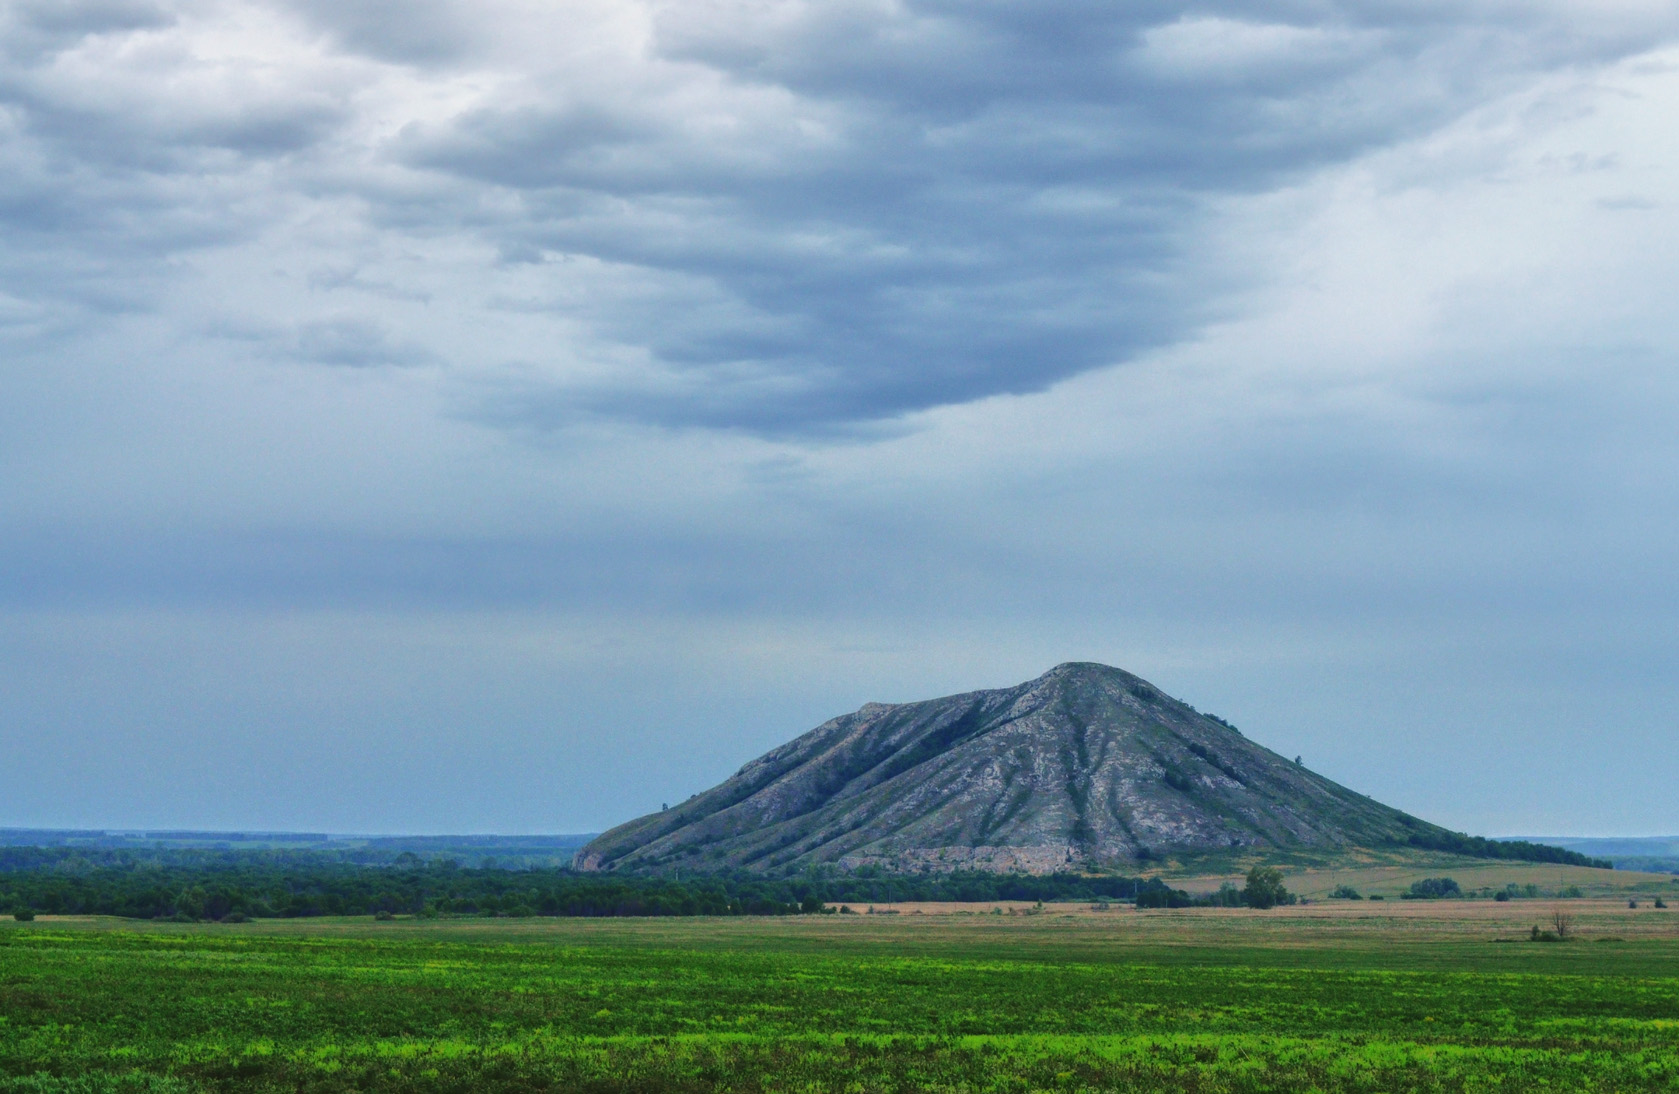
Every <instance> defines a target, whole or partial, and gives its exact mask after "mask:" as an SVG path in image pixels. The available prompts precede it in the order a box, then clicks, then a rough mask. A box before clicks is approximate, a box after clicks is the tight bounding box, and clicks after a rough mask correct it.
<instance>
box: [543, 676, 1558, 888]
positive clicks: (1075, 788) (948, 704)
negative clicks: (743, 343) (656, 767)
mask: <svg viewBox="0 0 1679 1094" xmlns="http://www.w3.org/2000/svg"><path fill="white" fill-rule="evenodd" d="M1464 841H1468V844H1469V846H1467V847H1464V846H1461V845H1462V844H1463V843H1464ZM1488 846H1491V845H1490V844H1489V841H1484V840H1478V839H1476V840H1472V839H1470V837H1465V836H1462V835H1461V834H1458V833H1453V832H1450V831H1448V830H1446V829H1444V828H1441V827H1439V826H1437V825H1432V824H1428V823H1426V822H1424V821H1421V820H1418V819H1417V818H1415V817H1412V816H1410V815H1408V814H1406V813H1403V812H1401V811H1399V810H1397V809H1393V808H1390V807H1389V806H1386V805H1383V804H1381V803H1380V802H1377V801H1374V800H1372V799H1370V798H1367V797H1365V796H1364V795H1362V794H1358V793H1356V792H1354V791H1352V790H1348V789H1347V788H1346V787H1343V786H1341V785H1339V784H1337V783H1335V782H1333V781H1331V780H1329V779H1326V778H1324V777H1323V776H1321V775H1317V774H1314V773H1313V772H1311V771H1308V770H1307V769H1305V768H1303V767H1301V766H1300V765H1298V764H1296V763H1293V762H1290V761H1289V760H1287V759H1285V758H1283V757H1281V756H1279V755H1277V754H1276V753H1274V752H1271V751H1270V750H1269V749H1266V748H1263V747H1261V746H1260V745H1257V744H1255V743H1253V742H1252V741H1249V740H1247V739H1246V738H1245V737H1243V736H1242V735H1241V734H1240V733H1239V732H1237V731H1236V730H1235V729H1234V728H1233V727H1231V726H1230V725H1228V724H1227V723H1224V722H1223V721H1221V720H1219V719H1216V718H1213V717H1210V716H1208V715H1204V714H1201V713H1199V712H1197V711H1196V710H1195V709H1194V708H1193V707H1191V706H1189V705H1188V704H1186V703H1183V702H1180V701H1179V700H1177V699H1174V698H1172V697H1171V696H1169V695H1166V694H1165V693H1164V692H1162V691H1160V689H1158V688H1156V687H1155V686H1154V685H1152V684H1150V683H1148V681H1146V680H1143V679H1141V678H1139V677H1136V676H1133V675H1131V674H1130V673H1128V672H1124V671H1122V670H1120V669H1116V668H1110V667H1108V666H1105V665H1097V664H1088V663H1069V664H1064V665H1058V666H1056V667H1055V668H1053V669H1051V670H1050V671H1049V672H1047V673H1045V674H1044V675H1043V676H1040V677H1039V678H1037V679H1036V680H1032V681H1029V682H1027V683H1024V684H1020V685H1018V686H1016V687H1012V688H1002V689H998V690H992V691H974V692H968V693H966V694H963V695H952V696H948V697H946V698H943V699H932V700H927V701H925V702H917V703H902V704H883V703H870V704H868V705H866V706H864V707H863V708H862V709H860V710H858V711H857V712H856V713H854V714H847V715H842V716H841V717H838V718H835V719H833V720H831V721H829V722H826V723H824V724H822V725H820V726H818V727H817V728H816V729H813V730H811V731H810V732H809V733H806V734H805V735H804V736H802V737H799V738H797V739H796V740H793V741H791V742H789V743H787V744H785V745H782V746H781V747H780V748H777V749H775V750H773V751H771V752H769V753H767V754H766V755H764V756H762V757H760V758H758V759H756V760H753V761H752V762H751V763H749V764H747V765H746V766H745V767H743V768H741V769H740V771H738V772H737V773H736V774H735V775H734V776H733V777H732V778H730V779H728V780H727V781H725V782H723V783H722V784H720V785H718V786H716V787H714V788H712V789H711V790H708V791H706V792H704V793H702V794H697V795H695V796H694V797H692V798H690V799H689V800H688V801H686V802H684V803H683V804H681V805H679V806H676V807H675V808H672V809H668V810H664V811H661V812H658V813H653V814H650V815H648V816H645V817H641V818H638V819H636V820H633V821H630V822H629V823H627V824H623V825H620V826H618V827H617V828H614V829H612V830H611V831H608V832H606V833H604V834H602V835H601V836H599V837H597V838H596V839H594V840H593V841H591V842H590V843H589V844H588V845H586V846H585V847H584V848H583V849H582V850H580V851H579V852H578V854H577V859H576V865H577V867H578V868H579V869H583V870H634V871H660V870H667V869H673V868H679V869H697V870H703V871H717V870H729V869H745V870H751V871H755V872H764V873H788V872H792V871H797V870H801V869H803V868H805V867H807V866H811V865H816V864H832V865H834V866H837V867H839V868H842V869H853V870H854V869H858V868H863V867H871V866H872V867H879V868H883V869H887V870H893V871H909V870H922V869H933V870H940V871H944V870H955V869H964V870H973V869H978V870H991V871H999V872H1024V873H1048V872H1052V871H1059V870H1114V869H1134V868H1136V867H1137V866H1138V865H1139V864H1145V863H1151V862H1153V863H1159V862H1163V861H1165V860H1168V859H1174V858H1178V859H1181V858H1184V857H1195V856H1206V855H1212V854H1223V855H1251V854H1255V853H1267V852H1276V851H1292V852H1301V851H1304V852H1313V853H1320V854H1322V853H1342V852H1351V851H1354V850H1357V849H1368V848H1382V847H1425V848H1432V849H1435V850H1446V851H1456V850H1463V849H1466V850H1470V851H1471V853H1477V854H1480V853H1485V854H1491V855H1497V856H1498V857H1515V858H1521V857H1530V855H1532V854H1536V853H1544V854H1548V855H1552V856H1561V857H1560V858H1556V857H1552V858H1549V859H1548V861H1574V860H1576V859H1579V860H1580V861H1582V862H1583V861H1584V859H1583V857H1582V856H1579V855H1572V854H1570V853H1567V852H1561V851H1556V850H1555V849H1553V848H1535V849H1533V850H1532V851H1524V848H1532V845H1514V844H1501V845H1497V849H1495V850H1493V851H1491V852H1488V851H1486V850H1485V848H1486V847H1488ZM1477 847H1478V848H1480V849H1479V850H1475V849H1474V848H1477Z"/></svg>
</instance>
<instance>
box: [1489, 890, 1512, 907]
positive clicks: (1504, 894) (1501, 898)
mask: <svg viewBox="0 0 1679 1094" xmlns="http://www.w3.org/2000/svg"><path fill="white" fill-rule="evenodd" d="M1492 898H1493V899H1494V900H1496V901H1498V902H1499V903H1501V904H1502V903H1504V902H1505V901H1507V900H1509V899H1510V890H1508V889H1500V890H1499V891H1498V892H1496V893H1494V894H1493V895H1492Z"/></svg>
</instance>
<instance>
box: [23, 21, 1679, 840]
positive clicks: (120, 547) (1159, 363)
mask: <svg viewBox="0 0 1679 1094" xmlns="http://www.w3.org/2000/svg"><path fill="white" fill-rule="evenodd" d="M1676 36H1679V15H1676V13H1675V11H1674V9H1673V8H1672V5H1670V4H1666V3H1648V4H1641V3H1636V2H1626V3H1613V4H1596V5H1589V6H1581V5H1577V4H1567V5H1565V4H1560V3H1558V4H1538V5H1535V4H1524V5H1516V4H1503V3H1492V2H1485V3H1482V2H1459V3H1440V4H1423V5H1415V4H1413V5H1389V4H1380V3H1310V4H1306V3H1301V4H1281V5H1279V4H1266V5H1258V4H1242V3H1228V4H1210V5H1199V6H1194V7H1189V6H1184V5H1173V4H1154V3H1145V4H1137V5H1129V6H1121V7H1118V8H1116V7H1115V6H1113V5H1095V4H1085V3H1071V2H1068V3H1060V2H1051V3H1046V4H1035V5H1027V6H1022V5H1016V4H1010V5H1005V4H1000V3H989V2H982V3H964V4H949V3H902V2H899V3H894V2H875V0H869V2H864V0H831V2H816V0H807V2H792V0H788V2H757V3H710V4H702V3H693V2H689V3H681V4H662V3H649V2H632V0H595V2H579V3H558V4H556V3H536V2H529V3H521V2H514V0H488V2H485V3H478V4H470V5H469V4H466V3H463V2H459V0H424V2H416V3H411V4H406V5H403V6H402V10H401V13H400V16H397V15H394V14H393V13H392V10H391V8H390V6H389V5H386V4H376V3H372V2H371V0H335V2H332V3H326V2H315V0H307V2H305V0H298V2H295V3H257V2H245V0H178V2H170V3H164V2H158V3H150V2H142V0H103V2H87V3H73V2H69V0H64V2H52V3H48V2H44V0H43V2H19V0H11V2H0V471H3V473H0V696H4V698H0V732H14V733H18V734H19V735H20V736H27V740H28V741H29V742H30V743H29V747H28V748H27V749H25V750H24V751H23V752H20V753H19V754H18V755H20V756H21V757H22V758H21V759H19V760H18V762H17V763H16V764H15V765H13V767H12V773H11V774H9V775H5V776H0V798H5V799H6V800H8V801H11V802H15V803H20V804H18V805H17V806H16V808H18V809H20V810H23V812H21V813H19V814H18V815H16V816H12V817H0V823H8V822H12V823H23V822H27V821H34V822H38V823H47V824H56V823H71V822H75V821H83V822H86V823H93V824H124V823H145V824H154V825H156V824H162V823H168V822H171V821H172V820H178V821H179V823H182V824H187V825H210V824H217V823H220V824H243V825H247V826H251V827H275V826H277V825H283V824H288V823H292V824H296V825H297V826H299V827H307V828H320V827H335V826H336V827H347V828H356V827H360V828H379V827H409V828H420V829H428V828H429V829H433V830H437V829H443V828H450V827H457V828H458V827H485V828H501V829H504V830H505V829H514V828H524V829H527V830H529V829H537V830H544V829H547V830H551V829H554V828H563V827H580V828H586V827H591V826H599V825H604V824H607V823H612V822H615V821H617V820H620V819H623V817H624V816H625V815H628V814H629V813H633V812H635V811H637V810H639V809H640V808H643V807H645V806H648V805H650V804H656V803H657V802H658V801H659V800H667V799H672V798H674V797H680V796H685V795H686V794H687V793H690V792H692V791H693V790H694V789H696V788H697V787H696V786H695V785H694V784H695V783H696V782H709V781H712V780H711V776H712V775H713V774H715V775H722V774H726V773H727V772H728V771H729V770H732V769H733V768H734V767H736V766H738V764H739V763H740V762H741V761H742V760H744V759H745V758H747V757H748V756H749V755H751V754H753V753H755V752H757V751H760V750H761V749H762V748H765V747H768V746H769V745H772V744H774V743H777V742H778V741H780V740H782V739H784V738H786V737H788V736H790V735H792V734H793V733H795V732H798V731H799V730H801V729H804V728H808V725H810V724H814V723H815V722H816V721H819V720H821V719H822V718H824V717H827V716H829V715H831V714H833V713H835V712H837V711H838V710H841V709H847V708H851V707H855V706H856V705H858V704H859V703H861V702H863V701H865V700H869V699H907V698H914V697H918V696H922V695H927V694H933V693H937V692H940V691H950V690H957V689H961V688H968V687H978V686H992V685H1000V684H1006V683H1011V682H1014V681H1017V680H1019V679H1024V678H1027V677H1029V676H1031V675H1034V674H1035V673H1037V672H1039V671H1042V670H1043V669H1044V668H1046V667H1048V665H1049V664H1051V663H1053V662H1054V661H1056V660H1061V659H1068V658H1093V659H1099V660H1108V661H1112V662H1115V663H1119V664H1123V665H1124V666H1125V667H1127V668H1130V669H1132V670H1133V671H1138V672H1141V673H1143V674H1144V675H1147V676H1151V677H1153V678H1155V679H1156V682H1158V683H1160V684H1161V685H1162V686H1164V687H1167V689H1168V690H1171V691H1175V692H1177V693H1180V694H1183V695H1184V696H1185V697H1186V698H1188V699H1190V700H1191V701H1193V702H1196V703H1197V705H1200V706H1203V707H1206V708H1210V709H1215V710H1219V711H1220V712H1221V713H1223V714H1225V715H1227V716H1230V717H1232V718H1234V720H1236V721H1237V722H1239V723H1241V724H1243V725H1244V727H1245V728H1248V729H1249V730H1250V732H1252V733H1253V734H1254V735H1255V736H1257V737H1258V738H1259V739H1261V740H1263V741H1265V742H1266V743H1272V744H1275V745H1276V746H1277V747H1279V748H1281V749H1284V750H1286V751H1288V752H1289V754H1290V755H1293V754H1294V753H1295V752H1305V753H1307V754H1308V757H1309V758H1310V759H1312V760H1314V761H1315V762H1320V763H1321V765H1322V768H1323V769H1324V770H1326V771H1327V772H1328V773H1330V774H1332V775H1334V776H1336V777H1340V778H1342V779H1344V780H1346V781H1348V782H1350V783H1351V784H1352V785H1355V786H1357V787H1358V788H1359V789H1362V790H1366V791H1368V792H1371V793H1374V794H1376V795H1377V796H1378V797H1384V798H1386V799H1389V800H1393V801H1394V802H1395V803H1396V804H1400V805H1404V806H1406V807H1408V808H1412V809H1415V810H1418V811H1422V812H1425V813H1428V814H1429V815H1431V816H1435V817H1438V818H1439V819H1441V820H1443V821H1446V822H1449V823H1456V824H1460V825H1463V826H1467V827H1473V828H1477V829H1479V830H1519V831H1535V830H1542V829H1545V828H1548V827H1563V828H1569V827H1571V828H1574V829H1575V830H1582V829H1586V828H1595V829H1597V830H1608V829H1612V828H1619V829H1621V830H1627V831H1648V830H1655V829H1664V830H1670V829H1674V828H1675V827H1676V826H1679V814H1674V813H1673V811H1672V809H1671V807H1670V806H1661V807H1658V806H1656V805H1652V804H1650V803H1652V802H1656V801H1658V800H1665V799H1660V798H1659V795H1660V794H1661V793H1665V791H1663V790H1662V788H1661V787H1660V785H1659V779H1660V775H1659V773H1660V772H1663V771H1665V770H1668V769H1671V767H1672V764H1673V763H1676V762H1679V754H1676V753H1675V751H1674V750H1675V748H1679V745H1676V744H1675V743H1674V742H1673V740H1672V738H1671V734H1670V733H1667V730H1666V728H1664V727H1667V726H1668V723H1667V722H1666V721H1664V720H1663V719H1664V717H1665V715H1664V714H1663V712H1664V711H1666V710H1670V709H1671V708H1672V706H1673V705H1674V704H1676V703H1679V693H1676V691H1675V684H1674V682H1673V680H1672V679H1671V673H1669V672H1667V671H1666V669H1665V668H1664V666H1665V665H1668V664H1670V663H1671V656H1672V655H1673V654H1674V653H1675V652H1676V651H1679V634H1676V633H1675V632H1674V629H1673V625H1672V620H1673V619H1674V618H1676V616H1675V608H1679V584H1676V582H1675V579H1674V577H1673V575H1674V574H1675V573H1679V567H1676V566H1675V562H1676V561H1679V559H1675V557H1674V550H1673V547H1672V544H1674V543H1676V542H1679V529H1676V528H1674V527H1673V523H1674V522H1673V517H1672V514H1673V513H1675V512H1679V507H1676V503H1679V472H1675V471H1674V469H1675V468H1679V451H1676V448H1679V446H1676V443H1675V440H1674V433H1673V430H1672V428H1671V422H1672V420H1673V414H1674V411H1675V410H1676V409H1679V384H1676V382H1675V378H1674V372H1673V367H1672V363H1673V361H1674V360H1675V359H1676V355H1679V324H1675V323H1674V321H1673V320H1672V318H1671V317H1670V315H1669V313H1670V312H1671V310H1672V308H1671V301H1670V300H1669V299H1668V297H1669V296H1670V295H1671V291H1670V287H1671V285H1672V284H1674V282H1675V278H1676V277H1679V268H1676V267H1679V261H1676V260H1675V259H1674V258H1673V256H1674V255H1676V254H1679V213H1676V211H1675V209H1674V207H1673V204H1672V199H1671V195H1672V194H1673V193H1676V192H1679V136H1676V135H1675V131H1674V129H1673V126H1672V124H1671V118H1672V117H1673V116H1675V114H1674V112H1675V111H1679V51H1676V50H1675V49H1674V45H1673V42H1674V39H1675V38H1676ZM13 727H22V729H14V728H13ZM58 740H73V741H75V742H79V743H77V744H76V745H75V747H73V748H71V747H59V746H58V745H56V744H54V743H53V742H55V741H58ZM287 741H290V742H292V743H290V744H288V743H285V742H287ZM415 741H421V742H423V747H416V746H415V745H414V742H415ZM614 741H621V742H622V743H621V744H620V745H615V744H614ZM297 742H303V743H297ZM1535 742H1538V743H1537V744H1535ZM1591 748H1598V749H1600V750H1601V753H1602V754H1603V755H1607V756H1612V757H1616V758H1617V759H1615V760H1614V762H1612V763H1605V764H1603V765H1601V766H1600V767H1599V768H1596V769H1592V768H1591V767H1590V765H1583V764H1582V763H1581V762H1580V761H1579V760H1578V757H1579V756H1580V755H1581V754H1582V752H1583V751H1586V750H1589V749H1591ZM187 754H192V755H200V756H207V757H213V758H214V760H213V762H212V760H209V759H207V760H205V761H204V762H203V764H202V765H201V768H202V769H201V770H200V769H199V768H194V771H195V772H197V773H196V774H195V775H194V776H193V780H194V783H193V785H194V788H195V789H194V796H190V797H191V800H187V798H186V797H183V796H182V795H180V794H179V793H177V792H176V791H177V790H178V786H177V785H176V784H175V783H173V782H172V781H171V778H170V774H169V773H170V771H171V764H172V763H173V762H174V761H173V760H172V759H171V757H179V756H182V755H187ZM1517 754H1519V760H1512V759H1511V758H1510V757H1511V756H1513V755H1517ZM100 756H104V757H106V758H105V759H95V757H100ZM427 756H430V757H432V759H430V760H428V759H426V757H427ZM241 757H244V758H241ZM125 764H127V765H129V766H130V768H132V769H133V770H136V771H144V772H150V774H146V775H145V776H144V777H143V778H138V777H137V778H136V779H134V780H130V781H129V782H125V781H124V780H125V778H126V776H125V775H124V774H123V771H124V765H125ZM513 767H517V768H518V769H519V772H520V773H519V775H518V776H517V778H513V777H512V776H509V775H508V774H507V772H508V770H509V769H510V768H513ZM322 768H330V769H331V770H333V771H336V772H339V773H340V774H339V775H336V776H334V777H333V779H324V777H323V776H319V775H318V771H319V770H321V769H322ZM1489 772H1504V773H1505V774H1504V775H1501V776H1500V777H1499V778H1493V777H1492V776H1491V775H1489V774H1488V773H1489ZM1645 773H1649V774H1648V775H1646V774H1645ZM8 779H9V780H10V781H8ZM323 779H324V781H322V780H323ZM508 779H511V780H512V781H511V782H508V783H506V784H505V785H502V784H498V780H508ZM1500 779H1507V780H1508V785H1505V784H1504V783H1502V782H1500ZM334 780H336V781H334ZM1558 780H1572V781H1573V782H1574V783H1575V784H1577V785H1578V787H1579V796H1578V798H1577V799H1575V801H1574V802H1573V803H1572V804H1570V803H1560V804H1559V803H1558V800H1557V797H1556V795H1554V794H1552V793H1550V792H1549V791H1548V789H1547V788H1548V787H1551V786H1554V785H1555V784H1556V783H1557V781H1558ZM1640 780H1642V781H1640ZM514 783H516V784H517V789H516V790H515V789H511V787H512V786H513V784H514ZM498 786H499V787H500V788H499V789H498ZM356 787H359V788H360V789H355V788H356ZM415 788H419V789H420V790H421V791H422V792H420V793H416V792H415ZM626 788H630V789H626ZM637 794H639V795H641V797H639V798H636V799H635V800H634V801H633V802H631V801H630V800H629V798H631V797H634V796H635V795H637ZM626 795H628V797H627V796H626ZM352 799H353V803H354V805H353V807H352V805H347V804H345V803H346V802H347V801H351V800H352ZM467 801H469V802H470V803H471V805H470V806H469V807H468V806H461V807H460V808H461V809H464V810H466V812H465V813H463V812H460V811H458V810H457V811H454V812H451V807H450V806H449V804H448V803H450V802H456V803H459V802H467ZM556 801H558V802H560V803H561V804H560V805H556V804H555V802H556ZM102 802H104V803H110V802H121V803H123V804H122V805H121V808H120V809H116V807H115V806H108V805H106V806H102V805H101V803H102ZM67 803H69V804H67ZM428 803H429V804H428ZM1535 803H1538V804H1535ZM259 805H260V808H259ZM102 808H103V809H105V811H104V812H101V809H102ZM113 809H116V812H118V813H120V814H121V815H115V814H114V813H113V812H112V810H113ZM1570 809H1573V810H1575V812H1573V813H1570V812H1569V810H1570ZM1663 809H1665V812H1663V811H1662V810H1663ZM242 810H243V812H242ZM258 813H260V814H261V815H257V814H258ZM26 814H27V815H26ZM72 814H73V815H72ZM141 814H144V815H141ZM468 815H470V817H471V818H475V819H472V820H470V822H469V821H468V820H466V819H463V817H466V816H468ZM382 817H383V818H387V819H385V820H381V819H380V818H382ZM1571 818H1572V819H1571ZM1663 818H1665V819H1663Z"/></svg>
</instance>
